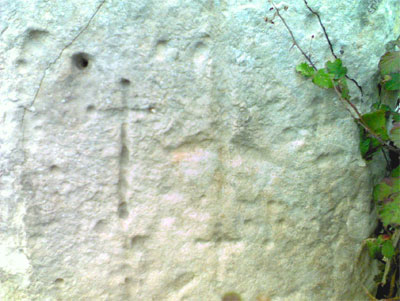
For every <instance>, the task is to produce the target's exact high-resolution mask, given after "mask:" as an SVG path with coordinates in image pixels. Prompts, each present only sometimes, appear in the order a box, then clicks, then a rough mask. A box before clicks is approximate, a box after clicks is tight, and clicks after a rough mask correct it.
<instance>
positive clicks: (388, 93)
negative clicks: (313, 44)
mask: <svg viewBox="0 0 400 301" xmlns="http://www.w3.org/2000/svg"><path fill="white" fill-rule="evenodd" d="M303 1H304V3H305V5H306V6H307V8H308V9H309V10H310V12H311V13H312V14H314V15H315V16H317V18H318V21H319V23H320V25H321V27H322V29H323V32H324V35H325V38H326V40H327V42H328V44H329V47H330V50H331V53H332V55H333V57H334V58H335V59H334V60H333V61H328V62H326V63H325V67H324V68H321V69H318V68H317V67H316V66H315V65H314V63H313V62H312V61H311V59H310V57H309V56H307V54H306V53H305V52H304V51H303V50H302V49H301V47H300V46H299V44H298V43H297V41H296V39H295V37H294V35H293V33H292V31H291V30H290V28H289V26H288V25H287V23H286V22H285V20H284V18H283V17H282V15H281V14H280V12H279V9H278V8H277V7H276V5H275V4H274V2H273V1H272V0H270V3H271V4H272V5H273V7H274V9H275V14H274V16H278V17H279V18H280V19H281V20H282V22H283V24H284V25H285V27H286V28H287V30H288V31H289V33H290V35H291V38H292V40H293V43H294V45H295V46H296V47H297V48H298V49H299V50H300V52H301V53H302V54H303V56H304V57H305V58H306V60H307V61H308V63H301V64H299V65H298V66H297V67H296V71H297V72H298V73H300V74H301V75H303V76H304V77H305V78H310V79H311V80H312V82H313V83H314V84H315V85H317V86H319V87H321V88H324V89H333V90H334V91H335V93H336V94H337V96H338V98H339V100H340V101H342V102H343V103H344V104H345V107H346V109H347V110H348V111H349V112H350V114H351V116H352V117H353V119H354V121H355V122H356V123H357V124H358V126H359V130H360V152H361V156H362V157H363V158H364V159H365V160H366V161H370V160H372V158H373V156H374V155H375V154H376V153H377V152H378V151H381V152H382V153H383V155H384V157H385V159H386V164H387V166H386V170H387V172H388V174H387V176H386V177H385V178H384V179H383V180H382V181H381V182H380V183H379V184H378V185H376V186H375V187H374V190H373V201H374V203H375V206H376V209H377V213H378V219H379V225H380V227H379V229H378V231H377V232H378V234H377V237H375V238H369V239H367V240H366V241H365V244H366V245H367V246H368V249H369V254H370V256H371V257H372V258H374V259H376V260H378V261H379V262H380V263H381V265H380V266H381V273H380V274H379V275H377V276H378V277H377V278H376V279H377V284H378V295H377V297H384V298H394V299H386V300H400V298H398V297H400V275H399V274H400V251H399V240H400V166H399V158H400V113H399V106H400V105H399V102H400V51H396V50H395V49H396V47H398V48H400V36H399V37H398V39H397V40H395V41H392V42H390V43H389V44H388V45H389V46H390V49H387V50H388V51H387V52H386V53H385V54H384V55H383V56H382V57H381V60H380V62H379V71H380V77H381V79H380V84H379V87H380V91H379V92H380V93H379V95H380V99H379V100H378V101H377V102H376V103H374V104H373V105H372V106H371V111H370V112H368V113H365V114H361V113H360V111H359V110H358V108H357V107H356V106H355V105H354V103H353V102H352V99H351V97H350V94H349V88H348V84H347V80H351V81H353V82H354V83H355V84H356V85H357V87H358V88H359V89H360V91H361V94H362V93H363V92H362V88H361V87H360V86H359V85H358V83H357V82H356V81H355V80H354V79H351V78H350V77H348V75H347V68H346V67H344V66H343V63H342V60H341V59H340V58H338V57H337V56H336V54H335V53H334V51H333V47H332V43H331V41H330V39H329V37H328V35H327V33H326V30H325V27H324V25H323V24H322V21H321V18H320V16H319V14H318V13H317V12H315V11H314V10H313V9H312V8H311V7H310V6H309V5H308V3H307V1H306V0H303ZM285 10H286V8H285ZM266 22H270V20H269V19H266ZM396 106H398V107H397V109H396ZM367 294H368V295H369V296H370V297H371V298H373V300H377V299H375V297H373V296H371V295H370V294H369V293H368V292H367Z"/></svg>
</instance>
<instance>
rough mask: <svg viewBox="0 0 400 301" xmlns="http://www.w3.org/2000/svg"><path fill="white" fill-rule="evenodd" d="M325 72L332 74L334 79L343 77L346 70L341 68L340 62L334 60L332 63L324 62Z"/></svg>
mask: <svg viewBox="0 0 400 301" xmlns="http://www.w3.org/2000/svg"><path fill="white" fill-rule="evenodd" d="M325 66H326V70H327V71H328V73H330V74H333V75H334V78H335V79H339V78H341V77H344V76H345V75H346V73H347V68H346V67H343V66H342V60H341V59H336V60H335V61H334V62H330V61H329V62H326V64H325Z"/></svg>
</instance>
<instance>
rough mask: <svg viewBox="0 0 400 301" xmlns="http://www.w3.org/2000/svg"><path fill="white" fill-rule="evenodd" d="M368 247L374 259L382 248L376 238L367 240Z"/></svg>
mask: <svg viewBox="0 0 400 301" xmlns="http://www.w3.org/2000/svg"><path fill="white" fill-rule="evenodd" d="M367 247H368V251H369V256H370V257H371V258H373V259H375V258H377V255H378V254H379V252H380V251H381V248H380V245H379V243H378V242H377V241H376V239H374V240H372V239H371V240H367Z"/></svg>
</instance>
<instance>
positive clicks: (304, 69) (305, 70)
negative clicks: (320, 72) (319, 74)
mask: <svg viewBox="0 0 400 301" xmlns="http://www.w3.org/2000/svg"><path fill="white" fill-rule="evenodd" d="M296 71H297V72H299V73H301V74H302V75H303V76H305V77H311V76H313V75H314V73H315V70H314V69H313V67H311V66H310V65H308V64H307V63H301V64H299V65H297V66H296Z"/></svg>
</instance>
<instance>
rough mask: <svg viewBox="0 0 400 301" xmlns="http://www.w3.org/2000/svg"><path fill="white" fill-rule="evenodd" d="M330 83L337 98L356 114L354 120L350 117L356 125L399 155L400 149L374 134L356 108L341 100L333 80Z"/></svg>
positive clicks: (347, 101)
mask: <svg viewBox="0 0 400 301" xmlns="http://www.w3.org/2000/svg"><path fill="white" fill-rule="evenodd" d="M331 81H332V85H333V88H334V90H335V92H336V94H337V96H338V97H339V99H340V100H342V101H344V102H346V103H347V104H348V105H349V106H351V108H352V109H353V110H354V112H355V113H356V114H357V116H358V118H355V117H354V116H353V115H352V117H353V118H354V119H355V120H356V121H357V123H358V124H360V125H361V126H362V127H363V128H364V129H365V130H366V131H367V132H368V133H370V134H371V136H373V137H374V138H375V139H376V140H378V141H379V143H380V144H382V145H383V146H385V147H386V148H387V149H390V150H391V151H393V152H396V153H400V149H399V148H397V147H393V146H391V145H390V144H388V143H387V142H385V141H384V140H382V138H381V137H379V136H378V134H376V133H375V132H374V131H373V130H371V129H370V128H369V127H368V125H367V123H366V122H365V120H364V118H363V117H362V115H361V114H360V112H359V111H358V109H357V107H356V106H355V105H354V104H353V103H352V102H351V101H350V100H348V99H346V98H343V97H342V95H341V94H340V91H339V90H338V87H337V86H336V85H335V83H334V82H333V79H331Z"/></svg>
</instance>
